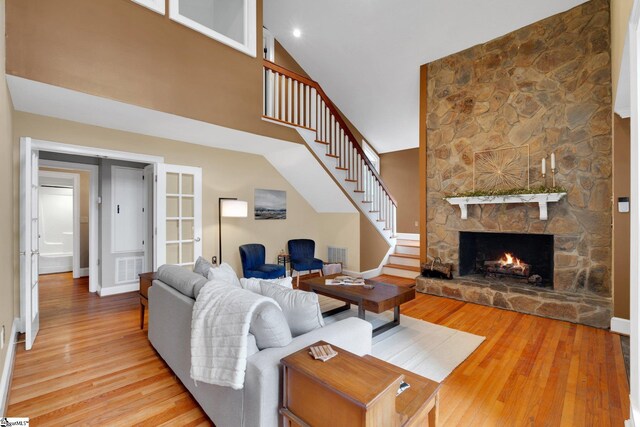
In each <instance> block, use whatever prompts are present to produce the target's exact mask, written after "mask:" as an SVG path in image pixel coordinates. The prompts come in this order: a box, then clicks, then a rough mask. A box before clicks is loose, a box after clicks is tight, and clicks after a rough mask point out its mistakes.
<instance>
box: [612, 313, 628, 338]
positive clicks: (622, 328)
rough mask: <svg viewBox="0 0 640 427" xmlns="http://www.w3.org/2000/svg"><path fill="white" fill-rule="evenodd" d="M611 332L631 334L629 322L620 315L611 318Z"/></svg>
mask: <svg viewBox="0 0 640 427" xmlns="http://www.w3.org/2000/svg"><path fill="white" fill-rule="evenodd" d="M611 332H615V333H617V334H622V335H631V322H630V321H629V320H627V319H622V318H620V317H612V318H611Z"/></svg>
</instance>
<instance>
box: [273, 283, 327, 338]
mask: <svg viewBox="0 0 640 427" xmlns="http://www.w3.org/2000/svg"><path fill="white" fill-rule="evenodd" d="M260 289H261V293H262V295H264V296H266V297H269V298H273V299H274V300H275V301H276V302H277V303H278V304H279V305H280V308H282V313H283V314H284V317H285V318H286V319H287V323H288V324H289V329H290V330H291V335H292V336H293V337H297V336H298V335H302V334H306V333H307V332H309V331H312V330H314V329H317V328H321V327H323V326H324V320H323V319H322V312H321V311H320V304H319V303H318V295H316V294H315V293H314V292H305V291H300V290H293V289H287V288H285V287H283V286H279V285H274V284H272V283H268V282H265V281H261V282H260Z"/></svg>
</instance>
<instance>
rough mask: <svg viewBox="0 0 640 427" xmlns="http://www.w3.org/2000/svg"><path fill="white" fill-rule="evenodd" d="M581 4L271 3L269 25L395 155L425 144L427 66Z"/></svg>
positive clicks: (374, 140) (564, 0)
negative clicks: (421, 125)
mask: <svg viewBox="0 0 640 427" xmlns="http://www.w3.org/2000/svg"><path fill="white" fill-rule="evenodd" d="M581 3H584V0H484V1H478V0H455V1H454V0H449V1H442V0H439V1H437V0H403V1H398V0H348V1H345V0H322V1H318V0H266V1H265V2H264V25H265V27H267V28H268V29H269V30H270V31H271V32H272V33H273V35H274V36H275V38H276V39H277V40H278V41H279V42H280V43H281V44H282V45H283V46H284V47H285V49H287V50H288V51H289V53H290V54H291V55H292V56H293V57H294V58H295V59H296V60H297V61H298V62H299V63H300V65H301V66H302V67H303V68H304V69H305V71H307V72H308V73H309V74H310V75H311V76H312V77H313V79H314V80H316V81H318V82H319V83H320V85H321V86H322V87H323V89H324V90H325V92H326V93H327V95H328V96H329V97H330V98H331V100H332V101H333V102H334V103H335V104H336V105H337V106H338V108H340V109H341V110H342V111H343V112H344V114H346V115H347V117H348V118H349V120H351V121H352V122H353V124H354V125H355V126H356V127H357V128H358V129H359V130H360V131H361V132H362V133H363V134H364V136H365V138H367V140H368V141H369V142H370V143H371V144H372V145H373V146H374V147H375V148H376V150H378V151H379V152H389V151H397V150H403V149H407V148H413V147H417V146H418V107H419V67H420V65H422V64H425V63H428V62H431V61H434V60H436V59H438V58H442V57H444V56H447V55H450V54H452V53H455V52H459V51H461V50H464V49H466V48H468V47H471V46H474V45H477V44H480V43H484V42H486V41H489V40H491V39H494V38H496V37H499V36H501V35H504V34H507V33H509V32H511V31H513V30H516V29H518V28H522V27H524V26H526V25H528V24H531V23H533V22H536V21H539V20H541V19H544V18H546V17H549V16H552V15H555V14H557V13H560V12H563V11H566V10H568V9H571V8H572V7H575V6H577V5H579V4H581ZM294 28H299V29H300V30H301V32H302V36H301V37H300V38H295V37H294V36H293V34H292V33H293V29H294Z"/></svg>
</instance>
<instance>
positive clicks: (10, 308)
mask: <svg viewBox="0 0 640 427" xmlns="http://www.w3.org/2000/svg"><path fill="white" fill-rule="evenodd" d="M4 11H5V1H4V0H0V34H2V35H4V22H5V20H4ZM4 58H5V38H4V37H2V38H1V39H0V162H1V166H0V182H1V183H2V185H0V240H2V241H4V242H5V243H3V244H2V245H0V271H1V272H2V279H0V327H3V326H4V328H5V342H4V346H3V347H4V348H3V349H2V350H1V351H0V372H2V370H3V368H4V361H5V355H6V353H7V349H8V348H9V346H8V345H7V343H8V342H9V339H10V333H9V332H10V331H11V328H12V326H13V319H14V317H18V316H19V315H20V313H19V310H18V301H17V298H18V295H17V293H14V280H13V271H14V266H13V263H14V256H13V254H14V253H15V252H14V247H13V245H12V244H11V241H12V240H13V239H12V238H11V236H12V234H13V229H12V227H13V220H12V209H11V206H12V201H13V194H12V191H13V186H12V183H13V176H14V174H13V167H12V164H11V159H12V150H13V145H12V144H11V138H12V133H11V116H12V113H13V107H12V105H11V98H10V97H9V92H8V90H7V85H6V79H5V72H4V70H5V67H4ZM16 262H17V260H16ZM0 412H2V413H4V408H0Z"/></svg>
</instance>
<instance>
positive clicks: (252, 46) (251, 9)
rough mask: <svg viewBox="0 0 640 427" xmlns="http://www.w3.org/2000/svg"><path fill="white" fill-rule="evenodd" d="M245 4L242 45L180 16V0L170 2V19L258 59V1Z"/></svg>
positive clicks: (251, 0)
mask: <svg viewBox="0 0 640 427" xmlns="http://www.w3.org/2000/svg"><path fill="white" fill-rule="evenodd" d="M243 2H244V10H245V13H244V17H243V18H244V22H243V24H244V41H243V43H240V42H239V41H237V40H234V39H232V38H231V37H227V36H225V35H224V34H222V33H219V32H217V31H216V30H214V29H213V28H209V27H207V26H206V25H202V24H201V23H199V22H196V21H194V20H193V19H191V18H189V17H188V16H184V15H182V14H180V0H169V18H170V19H171V20H172V21H175V22H178V23H179V24H182V25H184V26H185V27H189V28H191V29H192V30H194V31H197V32H199V33H202V34H204V35H205V36H207V37H210V38H212V39H214V40H216V41H219V42H220V43H223V44H226V45H227V46H229V47H232V48H234V49H236V50H239V51H240V52H242V53H246V54H247V55H249V56H253V57H254V58H255V57H256V38H257V36H256V32H257V31H256V14H257V13H256V0H243Z"/></svg>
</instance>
